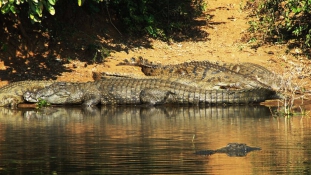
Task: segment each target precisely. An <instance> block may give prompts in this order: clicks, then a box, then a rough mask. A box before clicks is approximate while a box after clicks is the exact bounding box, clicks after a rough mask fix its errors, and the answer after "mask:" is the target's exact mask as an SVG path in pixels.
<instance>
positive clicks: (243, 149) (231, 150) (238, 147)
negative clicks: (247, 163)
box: [195, 143, 261, 157]
mask: <svg viewBox="0 0 311 175" xmlns="http://www.w3.org/2000/svg"><path fill="white" fill-rule="evenodd" d="M256 150H261V148H259V147H250V146H247V145H246V144H244V143H228V145H227V146H226V147H223V148H220V149H216V150H201V151H196V152H195V154H197V155H204V156H209V155H212V154H216V153H225V154H227V155H228V156H230V157H244V156H246V155H247V153H249V152H251V151H256Z"/></svg>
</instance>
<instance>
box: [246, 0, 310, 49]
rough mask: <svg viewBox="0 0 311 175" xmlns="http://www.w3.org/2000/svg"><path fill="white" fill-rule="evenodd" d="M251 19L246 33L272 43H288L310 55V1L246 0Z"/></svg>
mask: <svg viewBox="0 0 311 175" xmlns="http://www.w3.org/2000/svg"><path fill="white" fill-rule="evenodd" d="M248 3H249V4H248V7H251V8H252V10H253V11H252V12H253V14H252V15H253V16H256V17H257V18H256V19H255V20H252V21H249V24H250V28H249V31H250V32H255V33H256V34H260V36H258V35H257V36H254V37H260V38H258V39H263V40H264V41H267V42H272V43H288V44H289V47H290V48H294V47H298V48H300V49H302V50H303V51H304V52H305V53H306V54H310V50H309V49H310V47H311V23H310V20H311V1H310V0H265V1H257V0H250V1H249V2H248Z"/></svg>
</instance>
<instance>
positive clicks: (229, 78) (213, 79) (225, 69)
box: [118, 57, 281, 90]
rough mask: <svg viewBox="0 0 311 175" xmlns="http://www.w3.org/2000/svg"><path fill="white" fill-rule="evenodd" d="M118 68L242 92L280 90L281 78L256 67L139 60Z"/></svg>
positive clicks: (240, 64) (258, 66)
mask: <svg viewBox="0 0 311 175" xmlns="http://www.w3.org/2000/svg"><path fill="white" fill-rule="evenodd" d="M118 65H131V66H139V67H141V70H142V72H143V73H144V74H145V75H146V76H161V77H162V78H163V77H172V76H178V77H184V78H186V79H194V80H198V81H201V82H207V83H210V84H215V86H217V85H218V84H220V86H232V84H233V85H235V86H238V87H240V88H249V87H250V86H252V87H259V86H260V87H266V88H267V87H269V88H272V89H274V90H278V89H279V87H280V84H281V78H280V77H279V76H277V75H276V74H275V73H273V72H271V71H269V70H268V69H266V68H265V67H263V66H261V65H258V64H254V63H248V62H244V63H239V64H234V63H222V64H220V63H212V62H210V61H191V62H184V63H181V64H175V65H161V64H154V63H152V62H149V61H148V60H147V59H143V58H142V57H139V59H135V58H132V59H130V60H124V62H121V63H119V64H118Z"/></svg>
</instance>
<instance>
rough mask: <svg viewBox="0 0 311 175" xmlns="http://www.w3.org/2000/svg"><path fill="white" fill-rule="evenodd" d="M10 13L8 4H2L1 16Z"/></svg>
mask: <svg viewBox="0 0 311 175" xmlns="http://www.w3.org/2000/svg"><path fill="white" fill-rule="evenodd" d="M9 11H10V7H9V4H4V6H3V7H2V8H1V12H2V14H6V13H8V12H9Z"/></svg>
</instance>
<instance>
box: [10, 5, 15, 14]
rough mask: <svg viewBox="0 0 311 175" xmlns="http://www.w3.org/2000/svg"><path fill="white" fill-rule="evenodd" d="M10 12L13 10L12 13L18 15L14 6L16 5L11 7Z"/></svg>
mask: <svg viewBox="0 0 311 175" xmlns="http://www.w3.org/2000/svg"><path fill="white" fill-rule="evenodd" d="M10 10H11V12H12V13H14V14H15V13H16V9H15V6H14V5H11V6H10Z"/></svg>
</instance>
